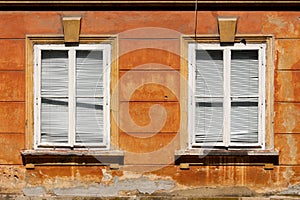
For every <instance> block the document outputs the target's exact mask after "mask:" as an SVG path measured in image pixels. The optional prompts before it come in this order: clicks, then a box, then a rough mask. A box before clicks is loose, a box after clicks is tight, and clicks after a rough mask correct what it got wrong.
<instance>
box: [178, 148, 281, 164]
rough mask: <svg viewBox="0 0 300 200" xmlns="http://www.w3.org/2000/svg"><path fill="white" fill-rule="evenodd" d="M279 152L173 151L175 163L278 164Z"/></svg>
mask: <svg viewBox="0 0 300 200" xmlns="http://www.w3.org/2000/svg"><path fill="white" fill-rule="evenodd" d="M278 162H279V153H278V152H276V151H271V150H201V149H193V150H179V151H176V152H175V164H176V165H180V163H190V164H194V165H243V166H244V165H252V166H255V165H257V166H261V165H265V164H270V163H271V164H274V165H278Z"/></svg>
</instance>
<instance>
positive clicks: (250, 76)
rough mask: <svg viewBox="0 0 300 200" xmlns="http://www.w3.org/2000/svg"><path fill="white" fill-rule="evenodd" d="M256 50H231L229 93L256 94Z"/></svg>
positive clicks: (257, 64) (236, 94)
mask: <svg viewBox="0 0 300 200" xmlns="http://www.w3.org/2000/svg"><path fill="white" fill-rule="evenodd" d="M258 67H259V62H258V50H232V51H231V77H230V78H231V95H232V96H249V95H258Z"/></svg>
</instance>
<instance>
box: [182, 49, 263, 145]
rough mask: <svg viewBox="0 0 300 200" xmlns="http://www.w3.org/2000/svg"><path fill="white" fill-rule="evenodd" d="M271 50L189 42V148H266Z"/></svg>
mask: <svg viewBox="0 0 300 200" xmlns="http://www.w3.org/2000/svg"><path fill="white" fill-rule="evenodd" d="M265 51H266V45H265V44H247V45H244V44H234V46H221V45H220V44H208V43H207V44H200V43H198V44H196V43H190V44H189V46H188V86H189V89H188V91H189V95H188V110H189V115H188V132H189V148H199V147H203V148H205V147H209V148H212V147H215V148H233V149H241V148H242V149H245V148H258V149H264V148H265V92H266V91H265V81H266V80H265V71H266V69H265V65H266V64H265V63H266V53H265ZM197 56H198V57H199V58H200V59H196V57H197ZM196 104H197V105H200V106H198V107H197V105H196Z"/></svg>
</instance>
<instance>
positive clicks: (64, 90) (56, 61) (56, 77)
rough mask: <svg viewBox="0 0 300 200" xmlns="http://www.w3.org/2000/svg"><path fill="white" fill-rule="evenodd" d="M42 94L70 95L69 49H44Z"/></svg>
mask: <svg viewBox="0 0 300 200" xmlns="http://www.w3.org/2000/svg"><path fill="white" fill-rule="evenodd" d="M41 73H42V75H41V95H50V96H51V95H52V96H54V95H55V96H64V97H67V96H68V51H59V50H55V51H54V50H53V51H50V50H49V51H48V50H43V51H42V66H41Z"/></svg>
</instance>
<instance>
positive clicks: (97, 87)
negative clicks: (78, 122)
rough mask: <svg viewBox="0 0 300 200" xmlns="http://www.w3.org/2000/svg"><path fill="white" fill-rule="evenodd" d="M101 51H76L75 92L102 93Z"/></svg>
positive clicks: (86, 93)
mask: <svg viewBox="0 0 300 200" xmlns="http://www.w3.org/2000/svg"><path fill="white" fill-rule="evenodd" d="M102 54H103V52H102V51H76V94H77V96H83V97H93V96H95V95H96V96H99V95H103V70H104V67H103V55H102Z"/></svg>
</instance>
